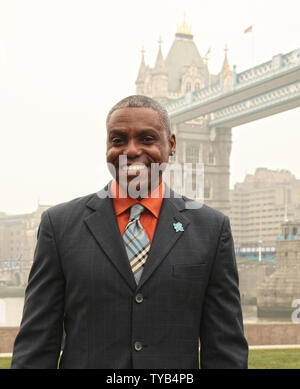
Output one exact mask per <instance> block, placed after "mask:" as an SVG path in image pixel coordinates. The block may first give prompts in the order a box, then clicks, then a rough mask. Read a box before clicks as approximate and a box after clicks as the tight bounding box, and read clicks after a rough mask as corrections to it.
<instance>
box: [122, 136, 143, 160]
mask: <svg viewBox="0 0 300 389" xmlns="http://www.w3.org/2000/svg"><path fill="white" fill-rule="evenodd" d="M123 154H125V155H127V157H128V158H135V157H137V156H139V155H141V148H140V147H139V145H138V144H137V143H136V142H135V140H134V139H131V140H129V141H128V143H127V145H126V148H125V150H124V151H123Z"/></svg>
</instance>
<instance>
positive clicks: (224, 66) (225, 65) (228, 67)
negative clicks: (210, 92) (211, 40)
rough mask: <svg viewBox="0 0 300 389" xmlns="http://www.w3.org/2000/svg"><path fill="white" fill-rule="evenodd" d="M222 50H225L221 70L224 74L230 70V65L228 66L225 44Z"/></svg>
mask: <svg viewBox="0 0 300 389" xmlns="http://www.w3.org/2000/svg"><path fill="white" fill-rule="evenodd" d="M224 52H225V58H224V62H223V66H222V70H223V71H224V75H226V74H228V73H229V72H230V66H229V62H228V58H227V53H228V47H227V45H225V48H224Z"/></svg>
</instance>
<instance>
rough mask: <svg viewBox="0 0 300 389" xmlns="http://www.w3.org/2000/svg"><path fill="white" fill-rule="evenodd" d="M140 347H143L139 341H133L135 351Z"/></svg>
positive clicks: (139, 349) (140, 348)
mask: <svg viewBox="0 0 300 389" xmlns="http://www.w3.org/2000/svg"><path fill="white" fill-rule="evenodd" d="M142 348H143V345H142V343H141V342H135V343H134V349H135V351H141V350H142Z"/></svg>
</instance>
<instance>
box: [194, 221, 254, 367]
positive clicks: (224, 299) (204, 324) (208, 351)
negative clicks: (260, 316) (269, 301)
mask: <svg viewBox="0 0 300 389" xmlns="http://www.w3.org/2000/svg"><path fill="white" fill-rule="evenodd" d="M200 343H201V346H200V365H201V368H202V369H203V368H204V369H247V367H248V344H247V341H246V339H245V337H244V330H243V318H242V310H241V303H240V293H239V280H238V271H237V265H236V259H235V251H234V245H233V239H232V234H231V229H230V222H229V219H228V217H227V216H225V220H224V222H223V227H222V230H221V234H220V238H219V243H218V248H217V252H216V257H215V262H214V264H213V266H212V270H211V275H210V280H209V283H208V286H207V290H206V296H205V299H204V306H203V311H202V319H201V323H200Z"/></svg>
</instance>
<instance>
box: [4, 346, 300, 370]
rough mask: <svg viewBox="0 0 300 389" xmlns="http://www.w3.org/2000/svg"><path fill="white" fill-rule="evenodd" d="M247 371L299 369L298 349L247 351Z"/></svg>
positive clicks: (299, 351)
mask: <svg viewBox="0 0 300 389" xmlns="http://www.w3.org/2000/svg"><path fill="white" fill-rule="evenodd" d="M10 362H11V358H10V357H0V369H9V367H10ZM248 367H249V369H300V349H269V350H267V349H264V350H249V364H248Z"/></svg>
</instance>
